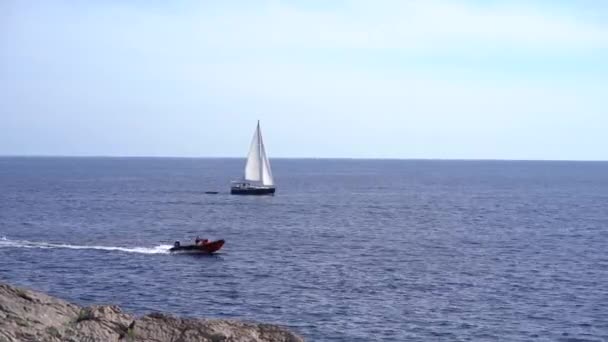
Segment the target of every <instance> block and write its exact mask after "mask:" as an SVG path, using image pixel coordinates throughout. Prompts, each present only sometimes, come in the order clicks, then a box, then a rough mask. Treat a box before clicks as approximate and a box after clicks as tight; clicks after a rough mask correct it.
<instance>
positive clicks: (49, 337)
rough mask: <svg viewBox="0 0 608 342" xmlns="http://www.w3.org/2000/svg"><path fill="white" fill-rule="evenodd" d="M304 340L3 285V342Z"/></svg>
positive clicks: (281, 331) (276, 330)
mask: <svg viewBox="0 0 608 342" xmlns="http://www.w3.org/2000/svg"><path fill="white" fill-rule="evenodd" d="M13 341H32V342H34V341H35V342H62V341H73V342H97V341H99V342H109V341H116V342H136V341H142V342H143V341H149V342H165V341H167V342H169V341H172V342H189V341H197V342H198V341H200V342H220V341H222V342H270V341H276V342H303V341H304V340H303V339H302V338H301V337H299V336H297V335H296V334H294V333H292V332H290V331H289V330H287V329H285V328H282V327H279V326H276V325H271V324H260V323H247V322H241V321H236V320H217V319H183V318H178V317H173V316H170V315H165V314H160V313H153V314H149V315H146V316H143V317H134V316H132V315H130V314H128V313H124V312H122V311H121V310H120V308H119V307H118V306H97V305H94V306H90V307H84V308H82V307H79V306H77V305H74V304H71V303H68V302H66V301H64V300H61V299H57V298H54V297H51V296H48V295H46V294H43V293H39V292H35V291H30V290H24V289H20V288H17V287H13V286H10V285H6V284H0V342H13Z"/></svg>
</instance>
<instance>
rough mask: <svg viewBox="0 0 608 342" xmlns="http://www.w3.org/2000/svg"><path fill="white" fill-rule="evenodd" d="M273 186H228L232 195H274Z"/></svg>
mask: <svg viewBox="0 0 608 342" xmlns="http://www.w3.org/2000/svg"><path fill="white" fill-rule="evenodd" d="M274 191H275V188H271V187H249V188H239V187H232V188H230V193H231V194H232V195H274Z"/></svg>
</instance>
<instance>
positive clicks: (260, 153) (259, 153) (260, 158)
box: [256, 120, 264, 184]
mask: <svg viewBox="0 0 608 342" xmlns="http://www.w3.org/2000/svg"><path fill="white" fill-rule="evenodd" d="M256 130H257V132H258V164H259V171H260V181H261V182H262V184H264V165H263V163H264V160H263V159H262V152H263V151H262V132H261V131H260V120H258V127H257V129H256Z"/></svg>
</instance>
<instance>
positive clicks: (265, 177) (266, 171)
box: [258, 122, 274, 186]
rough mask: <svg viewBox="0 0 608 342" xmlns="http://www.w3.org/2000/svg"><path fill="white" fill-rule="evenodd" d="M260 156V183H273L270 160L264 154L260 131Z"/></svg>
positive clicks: (268, 184)
mask: <svg viewBox="0 0 608 342" xmlns="http://www.w3.org/2000/svg"><path fill="white" fill-rule="evenodd" d="M258 132H260V124H259V122H258ZM259 140H260V157H261V161H262V163H261V164H262V184H264V185H267V186H272V185H274V179H272V170H271V169H270V162H269V161H268V157H267V156H266V149H265V148H264V140H262V132H260V137H259Z"/></svg>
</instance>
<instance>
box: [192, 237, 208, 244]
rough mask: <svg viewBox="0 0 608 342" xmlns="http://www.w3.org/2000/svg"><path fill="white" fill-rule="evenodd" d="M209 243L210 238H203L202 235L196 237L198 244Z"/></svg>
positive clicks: (195, 241)
mask: <svg viewBox="0 0 608 342" xmlns="http://www.w3.org/2000/svg"><path fill="white" fill-rule="evenodd" d="M207 243H209V239H201V238H200V237H198V236H197V237H196V239H194V244H195V245H197V246H204V245H206V244H207Z"/></svg>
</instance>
